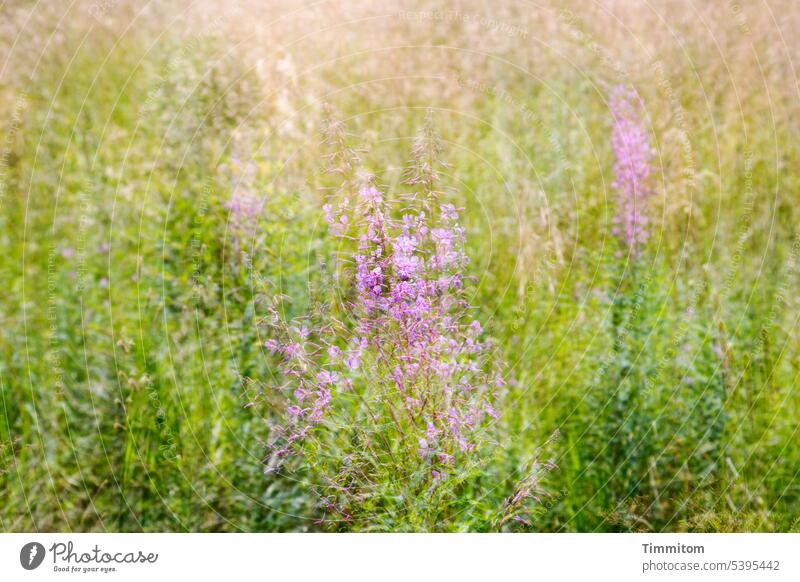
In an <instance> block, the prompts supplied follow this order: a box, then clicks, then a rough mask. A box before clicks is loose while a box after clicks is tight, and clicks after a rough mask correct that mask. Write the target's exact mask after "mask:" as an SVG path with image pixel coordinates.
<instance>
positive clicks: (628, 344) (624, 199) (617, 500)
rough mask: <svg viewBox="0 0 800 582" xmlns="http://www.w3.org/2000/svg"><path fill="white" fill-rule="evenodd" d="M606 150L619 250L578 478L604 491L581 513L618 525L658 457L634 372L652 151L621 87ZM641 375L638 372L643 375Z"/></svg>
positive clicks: (639, 115)
mask: <svg viewBox="0 0 800 582" xmlns="http://www.w3.org/2000/svg"><path fill="white" fill-rule="evenodd" d="M609 101H610V111H611V121H612V124H611V140H610V141H611V149H612V151H613V154H614V164H613V169H614V181H613V183H612V188H613V190H614V193H615V195H616V213H615V216H614V218H613V229H612V232H613V234H615V235H616V237H617V239H618V240H619V244H620V247H621V248H620V250H619V251H617V252H616V253H615V255H614V260H613V264H612V268H613V269H615V270H616V272H617V275H616V277H615V279H616V281H615V289H614V290H613V300H612V301H613V303H612V307H611V322H610V323H611V330H610V333H611V346H610V353H609V356H610V357H609V360H608V363H607V364H604V365H603V366H602V367H601V372H602V373H598V377H599V378H602V380H601V381H600V383H599V385H594V386H592V387H591V388H590V390H589V392H588V398H587V399H588V402H589V408H590V412H589V413H590V414H591V416H592V417H593V418H594V421H593V422H592V424H591V426H589V427H588V428H587V429H585V430H586V431H587V433H588V435H587V436H588V437H589V438H588V439H587V446H586V447H584V448H583V450H582V451H581V453H580V454H581V455H583V456H584V461H583V466H584V467H585V469H584V474H585V476H586V477H587V478H588V480H589V481H595V482H597V481H599V482H601V483H603V487H602V489H601V491H597V492H595V493H594V494H593V495H592V497H591V501H592V503H589V504H587V505H588V507H587V510H588V511H592V509H593V508H592V505H594V504H595V503H596V505H597V507H598V508H604V509H603V510H602V511H604V512H605V514H604V515H599V516H598V517H599V518H601V519H605V520H609V521H612V522H613V521H620V520H622V521H624V519H627V518H620V515H626V512H627V509H628V506H629V505H630V504H632V503H633V502H634V500H635V499H636V498H637V496H638V495H639V494H640V493H641V492H642V490H643V488H644V487H646V486H648V485H650V480H649V479H648V478H647V477H648V469H649V468H650V464H651V463H652V460H653V458H654V457H655V456H656V455H657V454H658V452H659V451H658V446H657V445H656V443H655V439H653V438H652V435H650V437H649V438H648V434H649V432H650V431H651V430H652V429H653V427H654V426H655V425H654V422H655V418H654V415H655V414H658V412H657V411H655V412H654V409H655V406H654V405H653V402H651V399H650V398H649V396H648V394H647V391H646V390H645V389H644V387H645V385H646V382H647V378H646V368H647V366H645V365H638V366H637V365H634V362H635V361H636V360H637V359H638V358H640V356H641V355H642V354H643V353H644V349H645V342H646V338H647V335H648V334H647V327H648V321H647V318H648V314H649V313H650V311H651V309H650V304H652V303H655V298H654V297H652V291H653V289H652V287H653V285H652V284H651V283H652V275H651V274H650V273H644V272H642V269H641V268H640V266H639V263H641V262H642V260H643V254H644V249H645V246H646V243H647V241H648V238H649V234H650V233H649V228H648V227H649V224H650V220H649V216H648V208H647V200H648V198H650V197H651V196H652V194H653V189H652V187H651V185H650V176H651V174H652V172H653V167H652V160H653V155H654V150H653V148H652V146H651V145H650V136H649V133H648V131H647V128H646V126H645V125H644V121H643V116H644V104H643V102H642V99H641V98H640V97H639V95H638V93H637V92H636V91H635V90H634V89H632V88H630V87H624V86H617V87H615V88H613V89H612V91H611V95H610V100H609ZM643 369H645V372H644V373H643Z"/></svg>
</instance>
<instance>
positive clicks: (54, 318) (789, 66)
mask: <svg viewBox="0 0 800 582" xmlns="http://www.w3.org/2000/svg"><path fill="white" fill-rule="evenodd" d="M798 26H800V5H798V4H797V3H796V2H792V1H790V0H766V1H762V2H757V3H741V4H739V3H737V2H734V1H718V0H714V1H710V2H702V3H701V2H694V1H691V0H660V1H658V2H654V3H651V4H650V5H647V4H641V3H636V2H632V1H620V0H617V1H612V0H603V1H598V2H596V3H586V2H578V1H571V0H570V1H568V2H555V1H553V2H550V1H546V2H543V3H534V2H527V1H523V2H494V3H491V5H486V4H485V3H482V2H478V1H477V0H453V1H450V2H447V3H442V4H441V5H439V6H436V7H431V5H430V3H425V2H403V3H394V2H386V1H372V2H370V1H368V2H357V1H355V0H351V1H345V0H341V1H326V2H321V3H308V4H306V5H302V4H300V3H295V2H280V1H266V2H256V1H248V0H237V1H235V2H224V3H223V2H218V3H216V2H207V1H198V2H177V3H166V2H161V3H147V4H140V3H137V2H129V1H128V0H98V1H96V2H92V1H90V0H79V1H76V2H74V3H69V4H64V3H58V2H52V3H35V2H29V1H21V0H13V1H9V2H5V3H4V4H3V5H2V7H0V105H2V106H0V140H2V141H0V147H1V148H2V157H0V245H1V246H0V249H1V250H2V252H0V281H2V283H3V284H4V287H5V292H4V296H3V300H2V301H0V318H2V319H1V320H0V321H2V325H1V326H0V395H1V396H2V401H1V402H0V498H1V499H2V503H1V504H0V528H2V530H3V531H24V530H38V531H95V530H105V531H165V530H166V531H187V530H188V531H295V530H299V531H306V530H316V529H319V527H320V526H319V525H318V524H315V519H316V517H317V513H318V509H317V508H316V507H315V505H314V501H313V499H310V498H309V497H308V495H307V492H306V491H305V489H304V488H303V486H302V484H301V483H298V482H296V481H294V480H292V479H288V478H281V477H275V476H270V477H267V476H265V475H264V474H263V471H262V469H263V467H262V465H261V460H262V457H263V454H264V440H265V438H266V436H267V433H268V430H269V425H270V423H271V422H272V420H273V419H274V415H276V414H278V413H280V411H279V410H274V409H271V408H270V406H269V405H265V404H263V403H261V404H259V405H257V406H247V405H248V403H250V402H252V401H253V398H254V395H263V394H265V393H268V392H269V389H270V386H271V385H270V381H271V379H274V377H275V370H273V369H271V365H270V361H271V360H270V358H268V357H267V355H266V354H265V349H264V347H263V342H264V339H265V337H264V335H263V330H262V329H261V328H260V327H259V326H258V321H259V318H260V317H261V316H262V315H263V309H262V307H263V298H264V297H265V296H268V295H273V294H275V293H283V294H286V295H287V296H289V297H291V298H292V299H293V302H292V303H291V305H292V309H293V310H296V312H297V313H303V312H304V310H305V308H306V307H307V305H308V304H309V302H310V301H311V298H312V297H313V296H314V295H315V293H317V292H318V291H319V289H321V288H324V286H325V285H326V281H328V280H329V273H328V271H329V269H328V268H327V264H328V263H327V261H328V259H329V257H330V251H331V245H332V244H334V243H332V241H331V240H330V237H329V236H328V234H327V229H326V226H325V224H324V215H323V213H322V211H321V206H322V203H323V202H322V201H323V199H324V196H325V187H328V186H329V185H330V181H331V178H330V176H328V175H326V174H325V173H324V168H325V167H326V160H325V158H324V152H325V148H324V147H323V145H322V138H321V134H320V124H321V123H322V120H323V118H324V116H325V110H324V109H325V107H324V106H325V104H326V103H329V104H330V105H331V106H332V108H333V109H334V110H335V111H336V112H337V113H338V115H339V116H340V117H341V118H342V119H343V120H344V122H345V123H346V127H347V129H348V131H349V133H350V135H351V137H352V142H353V143H354V144H356V145H357V146H358V147H359V148H360V149H361V151H362V155H363V162H364V165H365V167H367V168H368V169H369V170H370V171H371V172H374V173H375V174H376V175H377V178H378V181H379V183H380V184H381V185H382V187H383V188H385V189H386V190H387V191H389V192H396V191H398V190H401V189H402V184H401V180H402V169H403V167H404V165H405V164H406V163H407V161H408V158H409V152H410V148H411V144H412V140H413V137H414V135H415V134H416V132H417V130H418V129H419V127H420V126H421V125H422V124H423V120H424V118H425V115H426V111H427V110H430V111H431V112H432V113H431V115H432V119H433V121H434V123H435V126H436V128H437V129H438V131H439V132H440V133H441V134H442V136H443V142H444V152H443V157H444V158H445V159H446V160H447V161H448V163H449V168H448V171H447V172H446V173H445V174H444V175H443V176H442V182H443V183H444V184H445V185H446V186H447V187H448V196H449V197H450V198H451V201H452V202H453V203H455V204H456V205H457V206H459V207H461V208H464V215H463V216H464V220H465V222H466V227H467V241H468V250H469V254H470V256H471V257H472V263H471V267H470V270H471V274H472V275H474V276H475V277H476V280H477V283H476V285H474V286H473V287H472V293H473V295H472V304H473V305H475V306H478V307H477V311H478V312H477V315H476V316H477V317H478V318H479V319H481V321H483V322H485V323H486V326H485V327H486V328H487V329H488V331H489V333H490V334H491V335H492V336H493V337H494V338H496V340H497V342H498V344H499V346H500V347H501V348H502V350H503V352H504V354H505V356H506V358H507V359H508V361H509V362H510V364H511V367H512V370H513V374H514V381H513V382H512V383H511V384H510V385H509V386H508V391H507V393H506V394H505V395H504V400H503V406H502V407H501V409H500V412H501V414H502V416H501V420H500V423H499V427H498V429H499V434H500V435H501V438H502V443H501V444H502V447H503V451H504V455H503V457H502V458H503V459H505V461H504V462H503V463H502V464H500V465H498V467H497V468H496V469H495V471H496V473H493V474H488V475H487V476H486V477H487V480H488V481H491V482H493V483H497V486H498V487H499V488H502V487H504V486H505V484H508V483H509V482H511V481H514V480H515V479H516V478H518V476H519V472H520V471H521V470H523V469H524V467H525V466H526V465H527V464H528V463H529V461H530V459H531V456H532V455H533V454H534V453H535V451H536V450H537V448H538V447H539V446H540V445H541V444H542V443H543V442H544V441H545V440H546V439H547V438H548V437H549V435H551V434H552V433H553V432H554V430H556V429H559V430H560V432H561V437H560V439H559V440H558V442H557V443H556V454H557V463H558V469H557V470H556V471H553V472H552V474H551V475H550V476H549V477H548V483H547V489H548V491H549V493H550V495H549V496H548V497H546V498H544V499H543V500H542V507H541V509H542V511H541V512H540V513H539V515H538V517H537V520H536V522H535V523H534V524H533V527H532V529H533V530H537V531H800V512H798V508H800V479H799V478H798V471H800V444H799V443H800V439H799V438H798V434H797V432H798V418H800V394H798V391H797V385H798V372H800V340H799V339H798V335H797V333H796V326H797V324H798V317H799V316H800V300H798V296H797V294H796V293H795V290H796V289H797V285H798V277H799V274H800V273H799V272H798V267H799V266H800V262H798V259H799V257H798V253H800V232H799V231H798V226H797V224H798V221H797V218H796V217H795V215H796V214H797V200H798V196H799V195H800V194H799V190H800V182H799V179H800V165H798V159H800V144H798V140H797V135H800V128H799V127H798V123H800V121H799V120H800V115H798V114H799V113H800V110H799V108H798V103H800V102H799V101H798V97H799V95H798V91H799V89H798V83H797V74H796V69H795V62H796V61H797V58H798V56H800V52H799V51H800V42H798V39H797V35H796V34H794V33H795V31H796V30H797V29H798ZM617 84H625V85H630V86H632V87H634V88H636V90H637V91H638V92H639V93H640V94H641V96H642V98H643V99H644V103H645V106H646V112H647V120H646V122H647V125H648V128H649V130H650V131H651V134H652V139H653V144H654V146H655V147H656V149H657V164H658V168H657V172H656V174H657V175H656V179H655V180H654V186H655V188H656V196H654V197H653V198H652V200H651V202H652V205H651V208H650V211H651V214H652V224H653V236H652V237H651V242H650V243H649V245H648V247H647V248H646V250H645V252H644V253H643V255H642V256H641V257H640V258H638V259H636V260H632V258H631V257H628V256H626V255H625V254H624V253H623V254H622V256H620V251H621V250H623V249H621V247H620V244H619V242H618V241H617V240H616V238H615V237H614V236H613V235H612V233H611V229H612V225H611V220H612V217H613V215H614V208H615V206H614V194H613V191H612V190H611V187H610V185H611V182H612V181H613V176H612V171H611V168H612V159H611V144H610V126H611V115H610V112H609V108H608V102H607V95H608V91H609V89H610V88H611V87H612V86H614V85H617ZM235 191H244V192H250V193H253V194H255V195H257V196H260V197H263V200H264V212H263V215H262V216H261V218H260V219H259V223H258V226H257V229H256V230H255V232H254V233H247V234H246V235H245V234H243V233H242V232H239V231H237V229H236V225H235V224H233V223H232V222H231V221H230V216H229V210H228V208H227V206H226V205H227V203H228V202H229V200H230V199H231V196H232V195H233V193H234V192H235ZM267 401H268V399H267ZM375 527H377V528H379V529H392V524H391V523H386V524H376V525H375ZM464 529H470V523H469V519H468V518H465V520H464Z"/></svg>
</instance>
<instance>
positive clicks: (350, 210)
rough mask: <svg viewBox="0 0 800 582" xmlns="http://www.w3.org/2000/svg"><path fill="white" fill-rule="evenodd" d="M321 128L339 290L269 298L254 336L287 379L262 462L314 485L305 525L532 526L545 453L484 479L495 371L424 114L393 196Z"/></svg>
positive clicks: (499, 387) (491, 447) (497, 385)
mask: <svg viewBox="0 0 800 582" xmlns="http://www.w3.org/2000/svg"><path fill="white" fill-rule="evenodd" d="M326 136H327V141H328V143H329V144H331V145H332V146H333V149H334V153H333V154H331V156H330V161H331V164H332V171H333V172H334V173H337V174H339V175H340V176H341V177H342V187H341V188H340V189H339V192H337V193H336V194H335V195H332V196H331V197H330V200H329V201H328V202H327V203H326V204H325V206H324V209H323V210H324V213H325V217H326V220H327V223H328V227H329V232H330V235H331V236H332V237H333V238H334V239H335V240H337V241H338V243H339V246H338V249H339V250H338V253H337V257H336V260H337V263H338V267H337V272H338V273H339V281H338V287H339V288H340V289H342V290H343V291H342V292H343V296H342V298H341V300H339V301H336V302H334V303H339V305H333V304H331V305H329V306H327V308H326V309H320V310H317V315H315V316H310V317H308V318H304V319H302V320H297V321H293V322H284V321H283V320H282V318H281V316H280V315H279V312H280V309H279V306H278V303H276V304H275V305H274V306H273V308H272V309H271V326H270V329H271V331H272V334H273V335H272V337H270V339H268V340H267V342H266V347H267V348H268V350H269V351H270V353H272V354H273V355H274V356H275V357H277V358H278V359H279V362H280V364H279V368H280V371H281V374H282V376H283V377H284V378H285V380H286V383H285V385H284V386H283V387H282V388H283V391H284V392H285V393H286V399H285V411H286V412H285V417H284V421H283V422H282V423H281V424H279V425H278V426H276V427H275V429H274V438H273V440H272V442H271V443H270V444H269V447H268V454H267V457H266V460H265V465H266V469H265V471H266V473H267V474H273V473H278V472H286V471H290V472H291V471H294V473H295V474H297V475H300V476H301V478H303V479H304V480H305V481H306V482H307V483H308V484H309V486H310V487H312V488H313V489H314V491H315V493H316V494H317V495H318V497H319V500H320V507H321V510H322V519H320V521H319V522H318V523H321V524H325V525H327V526H328V527H330V528H334V529H343V528H347V529H367V528H370V529H383V530H389V529H391V530H393V531H398V530H415V531H420V530H421V531H433V530H459V529H461V530H463V529H470V530H489V529H504V528H507V527H510V526H512V525H514V524H516V526H517V527H520V524H522V525H526V524H527V525H531V517H532V506H535V505H537V504H538V503H539V502H541V500H542V497H544V496H545V495H547V493H546V492H545V490H544V489H543V488H542V486H541V478H542V475H543V474H544V473H546V472H547V471H549V470H551V469H553V468H555V465H554V464H553V463H552V461H549V460H548V461H540V460H539V459H538V458H537V459H534V460H533V462H532V463H531V465H530V466H528V467H527V468H525V471H523V473H522V474H519V473H517V474H516V475H515V478H514V479H513V480H514V481H515V482H517V483H518V484H517V486H516V487H515V488H513V489H510V490H507V488H508V480H507V479H501V480H500V483H498V482H497V480H495V479H492V478H491V477H490V470H489V468H487V464H489V463H491V462H492V460H493V459H494V458H496V456H497V449H498V442H497V439H496V435H495V430H494V428H495V421H496V420H497V419H498V417H499V412H498V410H499V409H500V408H501V406H500V403H501V400H502V398H503V394H504V391H505V390H504V387H505V385H506V377H505V376H506V373H505V370H504V364H503V363H502V359H501V358H500V357H499V355H498V354H497V353H496V350H495V349H494V348H493V346H492V343H491V341H490V340H489V339H488V338H487V337H486V336H485V333H484V330H483V328H482V326H481V323H480V322H479V321H478V320H477V319H475V318H474V316H473V312H472V309H471V307H470V304H469V302H468V299H467V295H466V288H467V286H468V283H469V281H470V278H469V277H468V276H467V274H466V267H467V265H468V262H469V259H468V257H467V254H466V252H465V249H464V242H465V232H464V228H463V227H462V226H461V224H460V222H459V212H458V210H457V209H456V207H455V206H454V205H453V204H452V203H449V202H447V201H446V200H445V199H444V195H443V193H442V192H440V191H437V190H436V184H437V181H438V173H437V172H438V170H439V169H440V168H441V167H443V164H442V162H441V161H440V160H439V154H440V151H441V146H440V145H439V140H438V136H437V135H436V133H435V132H434V131H433V129H432V125H431V123H430V119H429V120H428V121H427V122H426V125H425V128H424V129H423V130H422V131H421V132H420V134H419V136H418V138H417V139H416V141H415V144H414V148H413V155H412V158H413V159H412V162H411V164H410V167H409V168H408V170H407V174H406V179H405V185H406V186H408V187H409V188H410V189H411V190H412V192H411V193H410V194H409V195H408V196H406V197H405V201H404V203H398V202H393V201H391V200H390V199H388V197H387V195H386V193H385V192H382V191H381V190H380V189H379V188H378V187H377V185H376V183H375V180H374V178H372V177H371V176H369V175H367V174H365V173H364V172H363V170H361V169H360V159H359V156H358V154H356V152H354V151H353V150H351V149H349V148H348V147H347V145H346V140H345V135H344V132H343V129H342V126H341V124H340V123H339V122H337V121H335V120H329V122H328V124H327V132H326ZM548 445H549V443H548ZM498 494H500V497H499V498H498ZM504 497H505V499H503V498H504Z"/></svg>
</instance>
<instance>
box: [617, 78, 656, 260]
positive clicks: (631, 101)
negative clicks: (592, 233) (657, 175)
mask: <svg viewBox="0 0 800 582" xmlns="http://www.w3.org/2000/svg"><path fill="white" fill-rule="evenodd" d="M611 114H612V115H613V117H614V126H613V129H612V133H611V145H612V147H613V150H614V158H615V161H614V176H615V179H614V183H613V184H612V186H613V188H614V190H615V191H616V192H617V214H616V216H615V218H614V225H615V227H614V232H615V234H618V235H619V236H620V237H621V238H622V240H623V241H624V242H625V244H626V245H627V246H628V247H629V248H630V250H631V251H632V252H633V253H637V252H638V249H639V247H641V245H642V244H644V243H645V242H646V241H647V238H648V230H647V225H648V223H649V217H648V213H647V208H646V199H647V197H649V195H650V194H652V190H651V189H650V187H649V186H648V184H647V182H648V178H649V176H650V174H651V173H652V171H653V168H652V165H651V162H652V159H653V156H654V154H655V152H654V150H653V148H652V147H651V146H650V139H649V135H648V132H647V129H646V128H645V126H644V122H643V120H642V117H643V115H644V104H643V102H642V100H641V98H640V97H639V95H638V94H637V93H636V91H635V90H633V89H626V88H625V87H616V88H615V89H614V90H613V92H612V94H611Z"/></svg>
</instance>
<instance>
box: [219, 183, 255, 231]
mask: <svg viewBox="0 0 800 582" xmlns="http://www.w3.org/2000/svg"><path fill="white" fill-rule="evenodd" d="M227 206H228V210H230V212H231V215H230V221H231V229H232V231H233V232H234V233H235V234H237V235H242V234H243V235H250V236H252V234H253V232H254V230H255V227H256V222H257V221H258V217H259V216H261V213H262V212H263V210H264V198H263V197H262V196H257V195H255V194H253V193H251V192H249V191H247V190H240V189H238V188H237V189H236V190H235V191H234V192H233V196H231V199H230V201H229V202H228V205H227Z"/></svg>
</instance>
